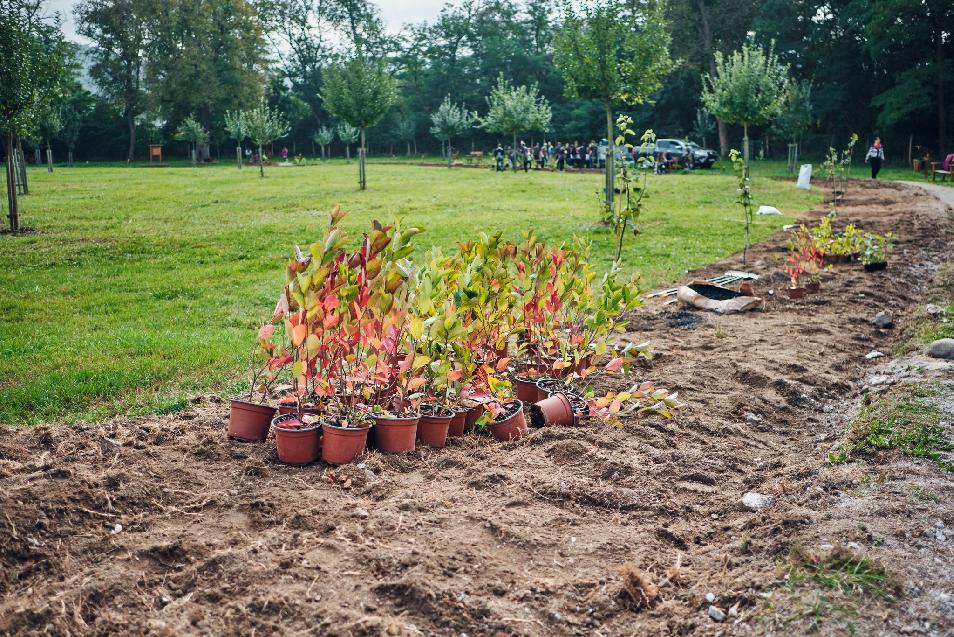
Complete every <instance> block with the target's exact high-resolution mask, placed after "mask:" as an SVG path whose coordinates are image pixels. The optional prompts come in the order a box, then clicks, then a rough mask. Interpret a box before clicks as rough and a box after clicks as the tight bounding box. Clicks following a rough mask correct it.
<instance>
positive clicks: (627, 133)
mask: <svg viewBox="0 0 954 637" xmlns="http://www.w3.org/2000/svg"><path fill="white" fill-rule="evenodd" d="M632 125H633V118H632V117H630V116H628V115H620V116H619V117H618V118H617V120H616V128H617V130H618V134H617V135H616V139H615V140H614V143H615V145H616V146H617V147H620V148H625V149H626V151H627V152H631V151H632V150H633V148H634V144H633V143H632V142H630V141H629V140H630V139H632V138H633V137H635V135H636V133H635V132H634V131H633V130H632V129H631V128H630V127H631V126H632ZM639 143H640V146H639V151H640V152H638V153H634V156H635V157H636V163H635V167H634V169H633V171H631V170H630V168H629V166H628V165H627V164H626V162H623V165H622V168H621V169H620V171H619V173H618V174H617V176H616V193H617V194H618V195H619V196H618V197H616V198H614V201H613V202H611V203H606V202H605V201H604V202H603V221H604V222H605V223H606V224H607V225H609V226H611V227H612V228H613V236H614V237H615V241H614V243H615V246H616V250H615V253H614V259H613V260H614V261H615V262H617V263H619V262H620V259H622V256H623V240H624V239H625V238H626V236H627V235H628V234H630V232H632V235H633V237H634V238H635V237H638V236H639V232H640V228H639V218H640V216H641V215H642V212H643V198H644V197H645V196H646V192H647V186H648V185H649V175H650V173H651V172H652V171H653V167H654V166H655V160H654V159H653V157H652V154H651V153H650V152H649V149H650V148H651V147H653V146H654V145H655V143H656V133H655V132H653V130H652V129H649V130H647V131H646V132H644V133H643V134H642V136H641V137H640V138H639ZM633 173H635V174H633Z"/></svg>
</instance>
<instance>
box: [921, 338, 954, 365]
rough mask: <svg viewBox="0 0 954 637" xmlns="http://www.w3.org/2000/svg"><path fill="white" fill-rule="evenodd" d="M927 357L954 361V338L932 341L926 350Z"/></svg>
mask: <svg viewBox="0 0 954 637" xmlns="http://www.w3.org/2000/svg"><path fill="white" fill-rule="evenodd" d="M927 355H928V356H931V357H932V358H944V359H947V360H954V338H942V339H938V340H936V341H934V342H933V343H931V345H930V346H929V347H928V348H927Z"/></svg>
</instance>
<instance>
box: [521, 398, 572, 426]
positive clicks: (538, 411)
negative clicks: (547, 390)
mask: <svg viewBox="0 0 954 637" xmlns="http://www.w3.org/2000/svg"><path fill="white" fill-rule="evenodd" d="M573 424H576V415H575V414H574V413H573V404H572V403H570V400H569V399H568V398H567V396H566V394H564V393H563V392H557V393H555V394H550V397H549V398H546V399H544V400H541V401H540V402H537V403H535V404H533V405H530V425H531V426H533V427H543V426H545V425H573Z"/></svg>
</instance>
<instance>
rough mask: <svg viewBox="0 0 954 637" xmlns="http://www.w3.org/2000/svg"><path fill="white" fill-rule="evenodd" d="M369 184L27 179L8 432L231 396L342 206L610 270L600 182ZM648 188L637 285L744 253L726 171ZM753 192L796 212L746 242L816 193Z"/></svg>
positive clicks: (207, 175)
mask: <svg viewBox="0 0 954 637" xmlns="http://www.w3.org/2000/svg"><path fill="white" fill-rule="evenodd" d="M368 180H369V182H368V183H369V190H367V191H366V192H359V191H358V190H357V189H356V182H357V168H356V166H355V165H354V164H350V165H346V164H344V163H343V162H326V163H324V164H322V165H320V166H308V167H300V168H299V167H295V168H278V167H274V168H266V177H265V179H260V178H259V176H258V173H257V171H256V170H251V169H243V170H241V171H239V170H237V169H236V168H235V167H234V166H231V165H229V164H227V163H226V164H222V165H217V166H201V167H198V168H192V167H190V166H181V165H180V166H171V167H164V168H145V167H142V166H134V167H126V166H120V165H102V166H95V165H93V166H77V167H75V168H63V167H58V168H57V169H56V171H55V172H54V173H53V174H48V173H47V172H46V171H45V170H38V169H33V170H31V172H30V189H31V194H30V195H29V196H27V197H24V198H22V200H21V204H22V214H23V218H22V224H23V225H25V226H30V227H32V228H35V229H36V230H37V231H38V232H39V233H38V234H32V235H23V236H0V422H2V423H12V424H28V423H39V422H48V421H71V420H75V419H86V420H93V419H99V418H102V417H105V416H108V415H111V414H114V413H131V414H134V413H143V412H161V411H167V410H173V409H176V408H179V407H181V406H182V405H184V404H185V402H186V400H187V396H189V395H190V394H194V393H196V392H200V391H212V392H222V393H227V392H230V391H234V389H235V387H236V386H237V385H238V384H240V383H242V382H243V381H244V374H245V361H246V357H247V353H248V351H249V350H250V347H251V346H252V344H253V338H254V332H253V329H255V328H256V327H257V325H258V324H259V322H260V321H261V320H262V319H263V318H266V317H268V316H270V314H271V311H272V308H273V307H274V302H275V299H276V297H277V294H278V290H279V288H280V286H281V285H282V283H283V282H284V267H285V262H286V260H287V258H288V257H289V256H290V254H291V251H292V246H293V245H294V244H296V243H298V244H300V245H302V246H305V245H307V244H309V243H310V242H311V241H313V240H314V239H316V238H318V237H319V236H320V234H321V232H322V226H323V224H324V223H325V221H326V215H327V211H328V210H329V209H330V208H331V207H332V206H333V205H335V204H339V203H340V204H341V205H342V206H343V207H344V209H346V210H348V211H349V212H350V215H349V216H348V217H347V219H346V223H345V224H344V225H345V227H346V228H347V229H349V230H351V231H352V233H353V236H354V235H356V234H357V233H359V232H360V231H361V230H362V229H364V228H365V227H366V226H367V224H368V222H369V221H370V220H371V219H373V218H380V219H382V220H387V219H390V218H392V217H394V216H395V215H399V216H404V217H405V218H406V221H407V222H408V223H412V224H414V225H418V226H420V227H423V228H424V229H425V233H423V234H421V235H419V237H418V241H419V244H420V245H421V248H422V249H423V248H426V247H428V246H430V245H431V244H437V245H440V246H442V247H444V248H447V249H450V248H452V247H453V246H454V245H455V244H456V243H457V242H458V241H463V240H466V239H468V238H470V237H473V236H474V235H475V234H476V233H477V232H479V231H481V230H488V231H490V230H496V229H500V230H503V231H504V232H505V234H506V235H507V236H508V237H511V238H513V239H519V238H520V236H521V234H522V233H523V232H524V231H525V230H527V229H530V228H533V229H535V230H536V231H537V233H538V234H539V235H540V236H541V237H543V238H545V239H546V240H548V241H553V242H559V241H562V240H565V239H569V238H570V237H571V236H573V235H583V236H588V237H590V238H592V240H593V242H594V257H595V260H596V262H598V264H599V265H600V266H601V267H604V268H605V267H606V266H608V265H609V263H610V259H611V257H610V254H611V245H612V237H611V235H610V234H609V233H608V232H606V231H602V232H601V231H597V230H594V229H593V221H594V218H595V217H596V213H597V202H598V195H597V191H598V189H599V187H600V184H601V177H600V176H599V175H560V174H554V173H530V174H523V173H519V174H516V175H513V174H509V173H508V174H495V173H493V172H491V171H484V170H465V169H455V170H447V169H443V168H425V167H414V166H406V165H405V166H402V165H394V164H380V163H372V164H371V165H369V169H368ZM650 188H651V194H650V196H649V199H648V204H647V208H646V210H645V212H644V220H645V221H644V224H643V225H644V231H645V232H644V234H642V235H641V236H640V238H639V239H638V241H637V242H635V243H633V242H630V243H629V244H628V247H627V249H626V254H625V259H626V264H627V266H628V267H629V268H635V269H636V270H638V271H639V272H641V273H642V275H643V281H644V287H647V288H648V287H651V286H656V285H659V284H662V283H664V282H668V281H672V280H674V279H678V278H679V277H680V276H681V275H682V274H683V273H684V272H685V271H686V269H687V268H693V267H697V266H701V265H704V264H706V263H709V262H712V261H713V260H716V259H719V258H720V257H724V256H726V255H728V254H731V253H733V252H735V251H737V250H739V249H741V248H742V224H741V216H742V215H741V213H740V212H739V210H738V207H737V205H736V204H735V196H736V193H735V186H734V180H733V178H732V177H729V176H725V175H722V174H720V173H717V172H716V173H711V174H705V175H686V176H683V175H665V176H660V177H656V178H652V180H651V185H650ZM754 189H755V193H756V198H757V200H758V201H759V202H760V203H762V202H764V203H769V204H772V205H774V206H776V207H778V208H780V209H781V210H783V211H785V212H786V213H788V214H787V215H786V216H785V217H782V218H780V217H760V218H757V221H756V226H755V228H754V236H755V237H756V239H758V238H762V237H765V236H767V235H769V234H770V233H772V232H774V231H775V230H777V229H778V228H779V227H780V226H781V224H782V223H786V222H789V221H791V219H792V218H793V217H794V215H796V214H798V213H800V212H801V211H804V210H807V209H809V208H810V207H812V206H813V205H814V204H815V203H816V202H818V201H819V199H820V195H819V193H818V192H817V191H813V192H811V193H805V192H800V191H796V190H795V189H794V187H793V184H792V183H787V182H783V181H780V180H770V179H764V180H756V182H755V184H754ZM4 221H5V219H4Z"/></svg>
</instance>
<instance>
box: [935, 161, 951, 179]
mask: <svg viewBox="0 0 954 637" xmlns="http://www.w3.org/2000/svg"><path fill="white" fill-rule="evenodd" d="M943 165H944V164H943V162H939V161H932V162H931V181H937V176H938V175H940V176H941V181H947V178H948V177H950V176H951V171H950V170H944V169H943V168H942V166H943Z"/></svg>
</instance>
